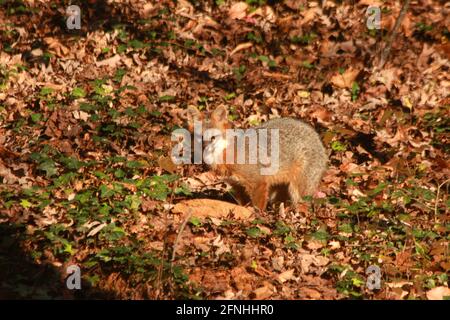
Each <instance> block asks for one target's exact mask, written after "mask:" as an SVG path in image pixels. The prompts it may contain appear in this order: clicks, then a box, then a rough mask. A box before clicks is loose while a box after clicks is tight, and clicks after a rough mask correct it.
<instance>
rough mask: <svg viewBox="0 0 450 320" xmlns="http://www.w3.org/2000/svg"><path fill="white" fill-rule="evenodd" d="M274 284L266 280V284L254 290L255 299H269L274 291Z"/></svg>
mask: <svg viewBox="0 0 450 320" xmlns="http://www.w3.org/2000/svg"><path fill="white" fill-rule="evenodd" d="M274 289H275V288H274V286H273V285H272V284H270V283H269V282H267V281H265V282H264V286H262V287H259V288H258V289H256V290H255V291H254V294H255V295H256V297H255V299H257V300H261V299H269V298H270V297H271V296H272V294H273V293H274Z"/></svg>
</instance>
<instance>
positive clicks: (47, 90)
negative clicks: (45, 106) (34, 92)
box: [40, 87, 54, 96]
mask: <svg viewBox="0 0 450 320" xmlns="http://www.w3.org/2000/svg"><path fill="white" fill-rule="evenodd" d="M53 91H54V90H53V89H52V88H47V87H43V88H42V89H41V92H40V95H41V96H47V95H49V94H51V93H53Z"/></svg>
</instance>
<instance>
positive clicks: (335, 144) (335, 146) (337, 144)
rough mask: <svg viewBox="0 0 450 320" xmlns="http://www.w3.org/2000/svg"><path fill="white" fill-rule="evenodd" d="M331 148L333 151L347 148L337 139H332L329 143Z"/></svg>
mask: <svg viewBox="0 0 450 320" xmlns="http://www.w3.org/2000/svg"><path fill="white" fill-rule="evenodd" d="M331 149H332V150H333V151H345V150H347V148H346V146H345V145H344V144H342V143H341V142H339V141H333V142H332V143H331Z"/></svg>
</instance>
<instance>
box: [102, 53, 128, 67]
mask: <svg viewBox="0 0 450 320" xmlns="http://www.w3.org/2000/svg"><path fill="white" fill-rule="evenodd" d="M121 60H122V59H121V57H120V55H118V54H116V55H114V56H112V57H111V58H108V59H105V60H101V61H97V62H96V63H95V65H96V66H97V67H102V66H109V67H110V68H115V67H117V65H118V64H119V63H120V62H121Z"/></svg>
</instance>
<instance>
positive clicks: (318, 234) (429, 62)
mask: <svg viewBox="0 0 450 320" xmlns="http://www.w3.org/2000/svg"><path fill="white" fill-rule="evenodd" d="M72 3H75V4H76V3H79V6H80V8H81V29H80V30H77V29H74V30H69V29H68V28H67V25H66V19H67V18H66V15H65V11H66V7H67V6H68V5H69V1H37V0H35V1H18V0H11V1H5V0H0V39H1V41H0V298H61V297H62V298H69V299H70V298H80V299H87V298H118V299H125V298H127V299H129V298H132V299H177V298H188V299H217V298H226V299H349V298H350V299H354V298H364V299H427V298H428V299H439V298H442V297H444V296H449V295H450V293H449V289H448V283H449V279H448V274H449V270H450V258H449V240H450V216H449V206H450V200H449V198H448V188H449V180H448V179H449V173H450V171H449V151H450V150H449V131H450V130H449V105H450V98H449V89H450V72H449V67H450V64H449V57H450V31H449V30H448V25H449V24H448V16H449V13H450V6H449V4H448V3H446V1H432V0H420V1H412V3H411V6H410V8H409V10H408V11H407V13H406V16H405V19H404V20H403V23H402V25H401V27H400V29H399V32H398V34H397V37H396V38H395V40H394V41H393V45H392V50H391V54H390V56H389V58H388V60H387V62H386V64H385V65H384V67H383V68H382V69H381V70H378V71H377V70H376V67H377V66H378V65H379V60H380V53H381V51H382V49H383V48H384V47H385V45H386V43H387V41H388V38H389V34H390V30H392V28H393V26H394V23H395V21H396V18H397V16H398V14H399V12H400V9H401V6H400V4H399V1H392V0H387V1H379V0H362V1H355V2H354V1H351V2H350V1H337V2H335V1H301V0H299V1H294V0H284V1H269V0H268V1H264V0H247V1H245V2H237V1H228V0H215V1H197V0H192V1H187V0H178V1H168V0H162V1H153V2H151V1H139V0H121V1H104V0H89V1H72ZM369 5H372V6H378V8H380V13H381V27H380V28H379V29H374V30H369V29H368V27H367V25H366V21H367V19H368V18H370V17H368V16H367V14H366V11H367V8H368V6H369ZM446 19H447V20H446ZM190 105H192V106H195V107H197V108H198V109H200V110H202V111H205V110H213V109H214V108H215V107H216V106H218V105H226V106H227V107H228V108H229V112H230V115H229V117H230V120H232V121H233V122H234V123H235V125H236V127H242V128H247V127H249V126H252V125H255V124H258V123H262V122H264V121H266V120H268V119H271V118H274V117H279V116H289V117H296V118H301V119H303V120H304V121H306V122H308V123H310V124H311V125H313V126H314V127H315V128H316V129H317V131H318V132H319V133H320V135H321V137H322V140H323V142H324V145H325V146H326V148H327V150H328V151H329V153H330V157H329V167H328V171H327V172H326V175H325V176H324V178H323V180H322V183H321V186H320V192H319V194H320V195H321V196H320V197H318V198H312V197H306V198H305V199H303V201H302V203H300V204H299V205H297V206H289V205H287V204H286V205H284V206H279V205H274V206H269V207H268V209H267V210H266V211H265V212H262V213H260V214H258V215H256V214H255V212H254V211H253V209H252V208H251V207H241V206H237V205H235V204H234V203H235V202H234V200H233V198H232V196H231V195H230V193H229V192H228V191H227V189H226V188H225V185H224V184H223V183H222V182H221V178H220V177H216V176H214V175H212V174H211V173H210V172H208V168H207V167H206V166H203V165H183V166H181V165H180V166H175V165H174V164H173V163H172V162H171V161H170V153H171V133H172V132H173V131H174V130H175V129H177V128H183V127H185V126H186V118H185V110H186V108H187V107H188V106H190ZM218 200H220V202H218ZM193 201H194V202H195V201H196V204H197V207H193V206H192V203H193ZM229 208H232V210H229ZM70 265H78V266H79V267H80V271H81V278H82V289H81V290H68V289H67V288H66V278H67V276H68V274H67V268H68V267H69V266H70ZM369 267H370V268H373V269H374V270H379V275H380V287H379V289H376V288H375V289H374V288H373V287H372V286H371V285H370V284H375V285H376V282H373V281H374V277H375V278H376V276H377V274H373V275H371V274H370V273H369V272H368V268H369Z"/></svg>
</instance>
